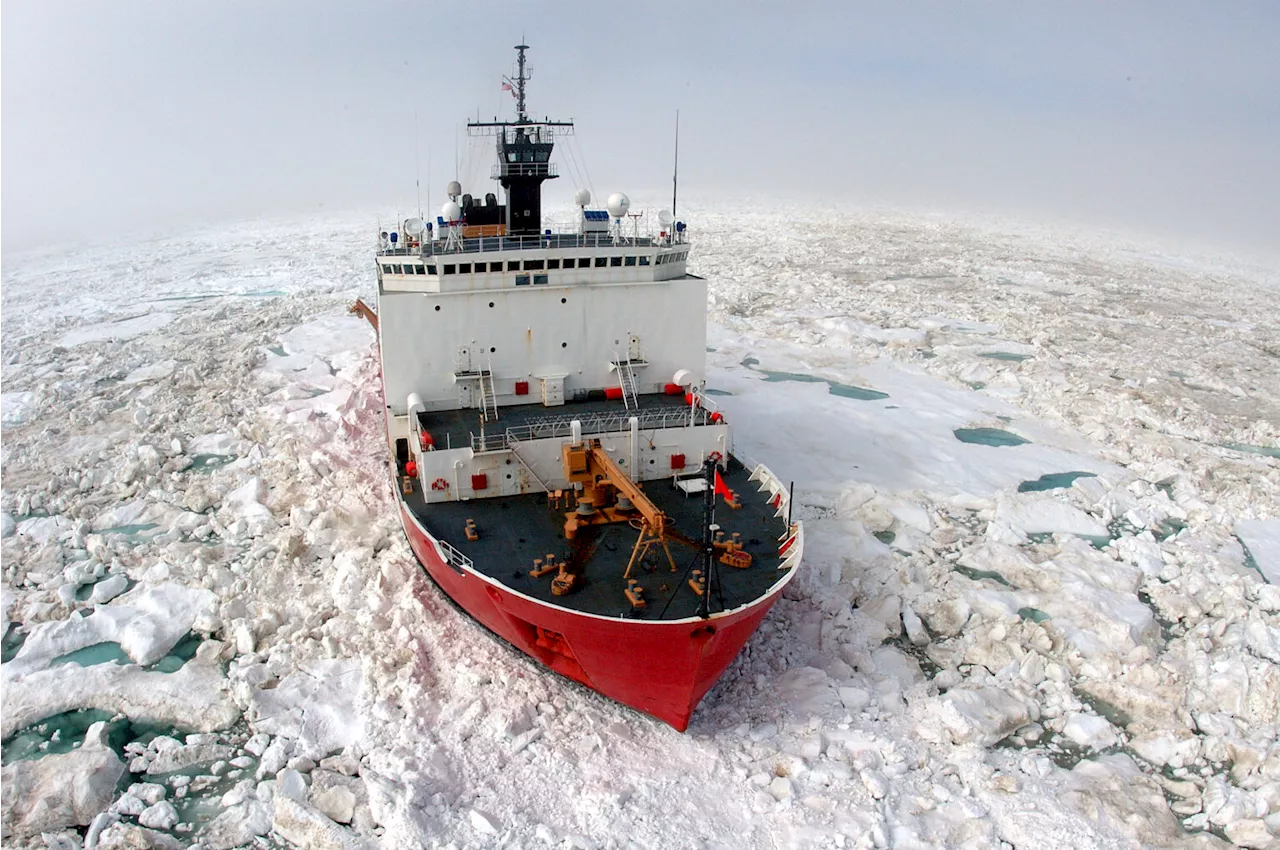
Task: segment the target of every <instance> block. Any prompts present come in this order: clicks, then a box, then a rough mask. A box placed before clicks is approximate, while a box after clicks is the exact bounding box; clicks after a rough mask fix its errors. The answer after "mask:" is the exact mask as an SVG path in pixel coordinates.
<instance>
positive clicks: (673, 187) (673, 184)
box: [671, 109, 680, 216]
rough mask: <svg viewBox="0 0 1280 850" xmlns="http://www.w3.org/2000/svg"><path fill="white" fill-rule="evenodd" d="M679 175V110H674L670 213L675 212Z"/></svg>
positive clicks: (673, 214)
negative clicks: (673, 161)
mask: <svg viewBox="0 0 1280 850" xmlns="http://www.w3.org/2000/svg"><path fill="white" fill-rule="evenodd" d="M678 176H680V110H679V109H677V110H676V164H675V166H674V167H673V168H672V170H671V215H672V216H675V214H676V178H677V177H678Z"/></svg>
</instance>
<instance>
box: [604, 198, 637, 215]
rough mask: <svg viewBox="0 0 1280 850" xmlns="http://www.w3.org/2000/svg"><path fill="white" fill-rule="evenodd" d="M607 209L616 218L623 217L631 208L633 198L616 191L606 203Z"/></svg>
mask: <svg viewBox="0 0 1280 850" xmlns="http://www.w3.org/2000/svg"><path fill="white" fill-rule="evenodd" d="M605 209H607V210H608V211H609V215H611V216H613V217H614V218H622V217H623V216H624V215H626V214H627V210H629V209H631V199H630V198H628V197H627V196H626V195H624V194H622V193H621V192H614V193H613V194H612V195H610V196H609V200H608V202H607V203H605Z"/></svg>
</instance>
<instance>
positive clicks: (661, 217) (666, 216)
mask: <svg viewBox="0 0 1280 850" xmlns="http://www.w3.org/2000/svg"><path fill="white" fill-rule="evenodd" d="M675 220H676V219H675V216H673V215H672V214H671V210H662V211H661V212H659V213H658V224H661V225H662V226H663V227H666V226H667V225H668V224H670V223H671V222H673V221H675Z"/></svg>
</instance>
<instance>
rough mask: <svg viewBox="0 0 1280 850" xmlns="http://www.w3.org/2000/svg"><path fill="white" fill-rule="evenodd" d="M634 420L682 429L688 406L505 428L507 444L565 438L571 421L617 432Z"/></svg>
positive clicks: (643, 425) (702, 417)
mask: <svg viewBox="0 0 1280 850" xmlns="http://www.w3.org/2000/svg"><path fill="white" fill-rule="evenodd" d="M632 416H634V417H635V418H636V420H637V427H639V428H640V429H642V430H645V431H651V430H654V429H656V428H682V427H684V426H686V425H688V424H689V408H687V407H663V408H658V409H656V410H639V411H622V412H619V413H597V414H593V415H591V416H563V417H553V418H548V419H538V420H534V421H532V422H527V423H525V424H524V425H516V426H513V427H511V428H508V429H507V433H506V439H507V442H508V443H511V442H524V441H527V440H547V439H554V438H557V437H568V436H570V435H571V434H572V433H573V422H574V420H577V421H578V422H579V423H581V426H582V431H581V433H582V434H583V435H584V436H585V435H591V434H616V433H625V432H627V431H630V430H631V418H632ZM707 421H708V419H707V416H706V413H705V412H700V413H699V415H698V416H697V417H696V424H699V425H705V424H706V423H707Z"/></svg>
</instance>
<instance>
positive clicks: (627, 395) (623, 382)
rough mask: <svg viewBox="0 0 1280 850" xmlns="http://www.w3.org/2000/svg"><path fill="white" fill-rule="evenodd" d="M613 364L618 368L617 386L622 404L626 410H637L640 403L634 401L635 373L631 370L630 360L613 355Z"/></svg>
mask: <svg viewBox="0 0 1280 850" xmlns="http://www.w3.org/2000/svg"><path fill="white" fill-rule="evenodd" d="M614 362H615V363H616V364H617V367H618V386H619V387H621V388H622V403H623V404H624V405H625V406H626V408H627V410H631V409H632V408H638V407H639V406H640V403H639V402H638V401H637V400H636V373H635V372H634V371H633V370H632V369H631V358H630V357H628V358H627V359H626V360H623V359H621V358H619V357H617V354H616V353H615V354H614Z"/></svg>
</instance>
